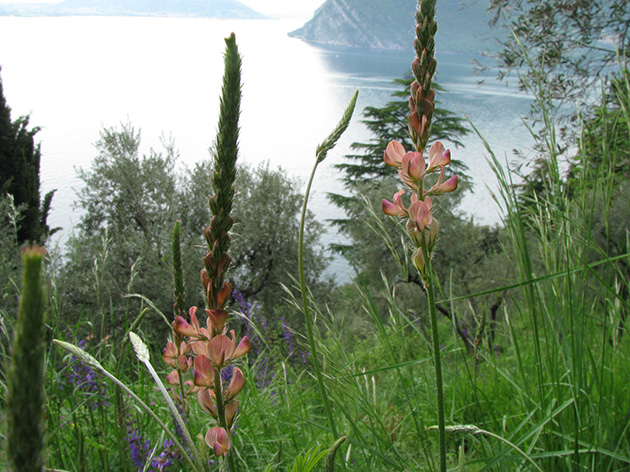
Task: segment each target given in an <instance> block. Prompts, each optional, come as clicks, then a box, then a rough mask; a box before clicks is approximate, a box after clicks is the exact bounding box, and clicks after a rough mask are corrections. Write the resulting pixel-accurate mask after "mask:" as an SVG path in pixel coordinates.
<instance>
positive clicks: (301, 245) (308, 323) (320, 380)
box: [298, 160, 339, 438]
mask: <svg viewBox="0 0 630 472" xmlns="http://www.w3.org/2000/svg"><path fill="white" fill-rule="evenodd" d="M319 163H320V161H319V160H316V161H315V165H314V166H313V170H312V172H311V176H310V177H309V179H308V184H307V185H306V193H305V194H304V203H303V204H302V218H301V221H300V236H299V240H298V270H299V272H300V291H301V292H302V309H303V311H304V322H305V324H306V336H307V337H308V343H309V346H310V348H311V352H312V354H313V356H312V359H313V366H314V367H315V377H316V378H317V384H318V386H319V392H320V395H321V397H322V400H323V402H324V410H325V411H326V418H327V419H328V425H329V426H330V430H331V431H332V433H333V436H334V437H335V438H336V437H339V434H338V433H337V425H336V424H335V420H334V417H333V414H332V408H331V407H330V402H329V400H328V394H327V392H326V385H325V384H324V375H323V374H322V371H321V367H320V365H319V358H318V357H317V345H316V344H315V336H314V335H313V321H312V320H311V315H310V313H309V309H308V299H307V294H306V277H305V276H304V257H303V255H304V227H305V226H306V205H307V203H308V196H309V194H310V193H311V185H312V184H313V179H314V178H315V171H316V170H317V166H318V165H319Z"/></svg>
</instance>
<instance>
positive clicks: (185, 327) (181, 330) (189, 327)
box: [173, 306, 204, 338]
mask: <svg viewBox="0 0 630 472" xmlns="http://www.w3.org/2000/svg"><path fill="white" fill-rule="evenodd" d="M188 314H189V316H190V323H189V322H188V321H186V320H185V319H184V318H183V317H181V316H178V317H177V318H175V321H173V330H174V331H175V332H177V333H178V334H181V335H182V336H188V337H191V338H200V337H203V336H204V335H203V334H202V328H200V327H199V320H198V319H197V307H196V306H191V307H190V309H189V310H188ZM191 323H192V324H191Z"/></svg>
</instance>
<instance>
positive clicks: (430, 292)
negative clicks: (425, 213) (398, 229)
mask: <svg viewBox="0 0 630 472" xmlns="http://www.w3.org/2000/svg"><path fill="white" fill-rule="evenodd" d="M421 234H422V252H423V255H424V260H425V261H426V265H427V275H428V277H427V279H428V280H426V281H425V288H426V290H427V296H428V299H429V317H430V319H431V337H432V338H433V364H434V366H435V391H436V396H437V406H438V439H439V444H440V455H439V457H440V471H441V472H446V427H445V424H444V390H443V386H442V359H441V356H440V338H439V336H438V324H437V312H436V310H435V293H434V288H433V267H432V265H431V258H430V256H429V249H428V248H427V244H426V236H425V234H424V232H422V233H421Z"/></svg>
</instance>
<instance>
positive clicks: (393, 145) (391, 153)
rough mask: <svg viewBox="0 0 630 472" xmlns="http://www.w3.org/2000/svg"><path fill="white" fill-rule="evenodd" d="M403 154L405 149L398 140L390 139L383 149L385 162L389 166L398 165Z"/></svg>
mask: <svg viewBox="0 0 630 472" xmlns="http://www.w3.org/2000/svg"><path fill="white" fill-rule="evenodd" d="M405 154H406V151H405V148H404V147H403V145H402V144H400V143H399V142H398V141H390V143H389V144H388V145H387V148H386V149H385V156H384V160H385V164H387V165H388V166H390V167H400V166H401V162H402V158H403V156H404V155H405Z"/></svg>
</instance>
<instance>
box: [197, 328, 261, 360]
mask: <svg viewBox="0 0 630 472" xmlns="http://www.w3.org/2000/svg"><path fill="white" fill-rule="evenodd" d="M230 336H231V339H230V338H229V337H228V336H226V335H224V334H220V335H218V336H215V337H214V338H212V339H211V340H210V341H197V342H194V343H192V349H193V351H194V352H195V354H197V355H198V356H199V355H204V356H206V357H207V358H208V359H210V360H211V361H212V364H213V365H214V366H215V367H218V368H221V367H223V366H224V365H227V364H229V363H230V362H231V361H232V360H234V359H238V358H239V357H241V356H244V355H245V354H247V353H248V352H249V349H250V347H251V344H250V342H249V338H248V337H247V336H244V337H243V339H241V342H240V343H238V346H236V343H235V340H234V330H231V331H230Z"/></svg>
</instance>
